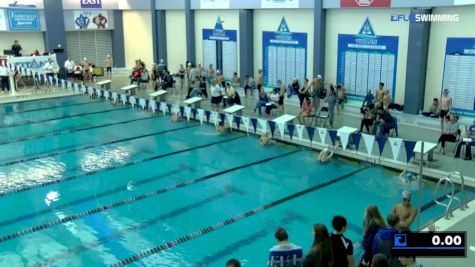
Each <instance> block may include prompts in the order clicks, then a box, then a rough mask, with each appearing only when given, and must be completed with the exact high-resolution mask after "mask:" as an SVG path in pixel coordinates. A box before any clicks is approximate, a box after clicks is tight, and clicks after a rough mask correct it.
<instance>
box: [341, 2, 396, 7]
mask: <svg viewBox="0 0 475 267" xmlns="http://www.w3.org/2000/svg"><path fill="white" fill-rule="evenodd" d="M390 6H391V0H340V7H364V8H368V7H390Z"/></svg>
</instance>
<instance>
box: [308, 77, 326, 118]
mask: <svg viewBox="0 0 475 267" xmlns="http://www.w3.org/2000/svg"><path fill="white" fill-rule="evenodd" d="M324 91H325V89H324V87H323V79H322V76H321V75H317V78H315V79H313V81H312V93H311V96H312V105H313V109H314V110H315V111H319V110H320V99H324V98H325V95H326V94H325V92H324Z"/></svg>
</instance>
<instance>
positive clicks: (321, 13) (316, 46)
mask: <svg viewBox="0 0 475 267" xmlns="http://www.w3.org/2000/svg"><path fill="white" fill-rule="evenodd" d="M326 14H327V13H326V10H325V9H323V1H322V0H315V7H314V10H313V24H314V26H313V27H314V32H313V78H315V77H317V75H318V74H320V75H322V77H324V78H325V36H326V17H327V15H326ZM309 79H310V80H312V79H311V78H310V77H309Z"/></svg>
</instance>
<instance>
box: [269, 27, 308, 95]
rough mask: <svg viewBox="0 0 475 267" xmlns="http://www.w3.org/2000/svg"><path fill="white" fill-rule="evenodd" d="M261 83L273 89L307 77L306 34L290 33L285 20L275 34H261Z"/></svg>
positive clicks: (301, 80)
mask: <svg viewBox="0 0 475 267" xmlns="http://www.w3.org/2000/svg"><path fill="white" fill-rule="evenodd" d="M262 49H263V51H262V64H263V83H264V85H265V86H269V87H275V86H277V81H278V80H281V81H282V82H283V83H284V84H285V85H289V84H291V83H292V80H293V79H294V78H297V79H298V80H299V81H300V83H301V84H302V83H303V81H304V79H305V78H306V77H307V33H296V32H290V30H289V27H288V25H287V22H286V21H285V18H282V20H281V22H280V25H279V27H278V29H277V31H275V32H266V31H265V32H262Z"/></svg>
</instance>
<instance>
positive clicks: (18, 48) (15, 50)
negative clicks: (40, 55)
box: [12, 40, 22, 57]
mask: <svg viewBox="0 0 475 267" xmlns="http://www.w3.org/2000/svg"><path fill="white" fill-rule="evenodd" d="M12 51H13V54H14V55H15V57H21V52H22V48H21V45H20V44H19V43H18V40H15V41H13V45H12Z"/></svg>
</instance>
